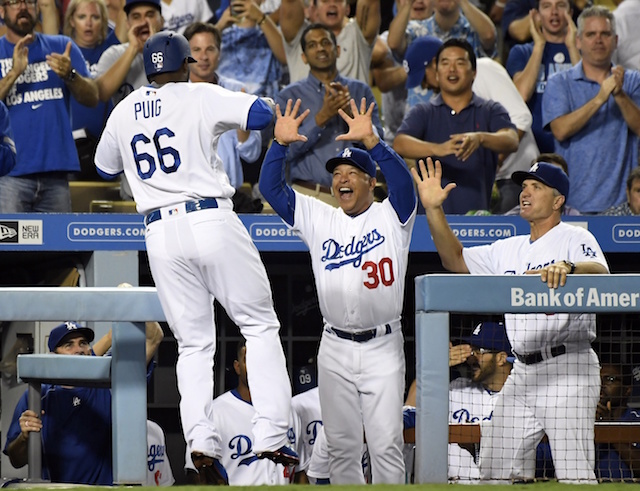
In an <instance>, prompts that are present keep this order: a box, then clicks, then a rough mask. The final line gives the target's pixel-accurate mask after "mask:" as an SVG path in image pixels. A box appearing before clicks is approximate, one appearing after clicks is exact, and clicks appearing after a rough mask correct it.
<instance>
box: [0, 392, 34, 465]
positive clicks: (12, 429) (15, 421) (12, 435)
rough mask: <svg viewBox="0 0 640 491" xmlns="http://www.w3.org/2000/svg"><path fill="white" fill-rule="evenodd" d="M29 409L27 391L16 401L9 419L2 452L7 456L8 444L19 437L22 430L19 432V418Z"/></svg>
mask: <svg viewBox="0 0 640 491" xmlns="http://www.w3.org/2000/svg"><path fill="white" fill-rule="evenodd" d="M28 408H29V406H28V402H27V391H25V393H24V394H22V397H20V399H19V400H18V403H17V404H16V408H15V409H14V411H13V416H12V418H11V424H10V425H9V430H8V431H7V441H6V443H5V445H4V450H3V451H2V452H3V453H4V454H5V455H9V453H8V448H9V444H10V443H11V442H12V441H13V440H15V439H16V438H18V437H19V436H20V433H22V430H20V416H21V415H22V413H23V412H25V411H26V410H27V409H28Z"/></svg>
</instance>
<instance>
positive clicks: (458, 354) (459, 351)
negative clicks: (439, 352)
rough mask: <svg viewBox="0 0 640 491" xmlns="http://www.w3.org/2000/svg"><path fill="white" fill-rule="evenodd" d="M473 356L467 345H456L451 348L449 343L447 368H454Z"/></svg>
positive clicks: (451, 345)
mask: <svg viewBox="0 0 640 491" xmlns="http://www.w3.org/2000/svg"><path fill="white" fill-rule="evenodd" d="M472 355H473V351H472V350H471V346H470V345H468V344H458V345H456V346H453V344H452V343H449V366H450V367H455V366H456V365H460V364H461V363H464V362H465V361H467V359H468V358H469V357H470V356H472Z"/></svg>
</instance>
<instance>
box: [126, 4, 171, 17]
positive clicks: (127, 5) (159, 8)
mask: <svg viewBox="0 0 640 491" xmlns="http://www.w3.org/2000/svg"><path fill="white" fill-rule="evenodd" d="M138 4H146V5H151V6H152V7H155V8H157V9H158V11H159V12H160V13H162V5H161V4H160V0H127V3H125V4H124V11H125V13H126V14H127V15H128V14H129V11H130V10H131V9H132V8H133V7H135V6H136V5H138Z"/></svg>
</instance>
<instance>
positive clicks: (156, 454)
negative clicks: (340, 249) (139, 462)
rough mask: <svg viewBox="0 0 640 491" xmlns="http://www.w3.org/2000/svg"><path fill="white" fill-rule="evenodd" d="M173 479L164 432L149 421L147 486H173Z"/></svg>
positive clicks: (153, 422)
mask: <svg viewBox="0 0 640 491" xmlns="http://www.w3.org/2000/svg"><path fill="white" fill-rule="evenodd" d="M175 482H176V480H175V479H174V478H173V472H172V471H171V464H170V463H169V455H167V444H166V442H165V437H164V431H162V428H160V425H158V423H156V422H155V421H150V420H147V486H173V484H174V483H175Z"/></svg>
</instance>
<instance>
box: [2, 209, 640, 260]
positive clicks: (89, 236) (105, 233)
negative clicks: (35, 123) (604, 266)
mask: <svg viewBox="0 0 640 491" xmlns="http://www.w3.org/2000/svg"><path fill="white" fill-rule="evenodd" d="M240 218H241V220H242V222H243V223H244V225H245V226H246V227H247V230H248V231H249V235H250V236H251V239H252V240H253V241H254V242H255V244H256V246H257V248H258V249H259V250H260V251H265V252H297V251H306V250H307V247H306V245H305V244H304V243H303V242H302V241H301V240H300V239H299V238H298V237H297V236H296V234H295V233H293V232H292V231H291V230H290V229H289V228H288V227H287V226H286V225H285V224H284V223H283V222H282V220H280V218H279V217H278V216H275V215H240ZM447 218H448V220H449V224H450V225H451V228H452V230H453V232H454V233H455V234H456V236H457V237H458V239H460V241H461V242H462V244H463V245H464V246H467V247H468V246H474V245H482V244H490V243H492V242H494V241H496V240H499V239H504V238H506V237H512V236H514V235H521V234H528V233H529V225H528V224H527V222H525V221H524V220H523V219H521V218H520V217H517V216H515V217H514V216H508V217H505V216H486V217H474V216H462V215H450V216H448V217H447ZM565 220H566V221H567V222H569V223H571V224H572V225H576V226H579V227H584V228H586V229H588V230H589V231H591V233H593V234H594V235H595V237H596V238H597V239H598V242H599V243H600V246H601V247H602V249H603V250H604V251H605V252H640V216H638V217H600V216H582V217H566V218H565ZM144 234H145V226H144V223H143V222H142V217H141V216H139V215H133V214H116V213H100V214H91V213H70V214H56V213H51V214H40V213H31V214H16V215H2V216H0V251H3V250H4V251H100V250H102V251H124V250H127V251H128V250H144V248H145V244H144ZM411 251H412V252H435V247H434V245H433V240H432V239H431V235H430V233H429V227H428V226H427V221H426V219H425V217H424V215H420V216H418V217H417V219H416V222H415V226H414V230H413V238H412V241H411Z"/></svg>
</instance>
